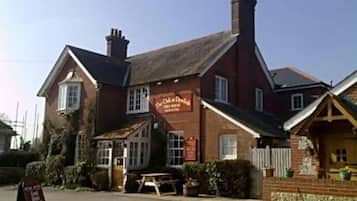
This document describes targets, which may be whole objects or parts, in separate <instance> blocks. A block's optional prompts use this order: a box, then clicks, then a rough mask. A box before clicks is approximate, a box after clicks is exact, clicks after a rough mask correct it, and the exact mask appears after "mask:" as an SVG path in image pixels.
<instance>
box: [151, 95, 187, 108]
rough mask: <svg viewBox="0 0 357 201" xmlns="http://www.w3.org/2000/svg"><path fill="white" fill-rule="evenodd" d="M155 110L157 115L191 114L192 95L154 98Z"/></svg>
mask: <svg viewBox="0 0 357 201" xmlns="http://www.w3.org/2000/svg"><path fill="white" fill-rule="evenodd" d="M155 108H156V111H157V112H159V113H173V112H191V111H192V93H185V94H177V95H171V96H162V97H159V98H155Z"/></svg>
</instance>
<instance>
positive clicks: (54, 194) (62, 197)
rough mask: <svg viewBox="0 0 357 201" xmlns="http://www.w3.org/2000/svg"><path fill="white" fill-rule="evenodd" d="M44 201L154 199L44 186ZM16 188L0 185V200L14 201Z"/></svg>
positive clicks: (149, 200)
mask: <svg viewBox="0 0 357 201" xmlns="http://www.w3.org/2000/svg"><path fill="white" fill-rule="evenodd" d="M44 194H45V199H46V201H134V200H140V201H141V200H142V201H154V200H153V199H150V198H140V199H137V198H134V197H126V196H121V195H120V194H119V193H111V192H75V191H62V190H57V189H53V188H44ZM16 196H17V189H16V188H15V187H13V186H11V187H9V186H6V187H0V201H15V200H16Z"/></svg>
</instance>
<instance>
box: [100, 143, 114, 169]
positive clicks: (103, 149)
mask: <svg viewBox="0 0 357 201" xmlns="http://www.w3.org/2000/svg"><path fill="white" fill-rule="evenodd" d="M110 155H111V142H110V141H99V142H98V144H97V166H98V167H109V165H110V164H109V162H110V161H109V159H110V157H111V156H110Z"/></svg>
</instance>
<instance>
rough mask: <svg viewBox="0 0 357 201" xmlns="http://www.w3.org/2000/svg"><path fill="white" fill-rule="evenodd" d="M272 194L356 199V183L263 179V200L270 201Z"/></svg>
mask: <svg viewBox="0 0 357 201" xmlns="http://www.w3.org/2000/svg"><path fill="white" fill-rule="evenodd" d="M272 192H288V193H289V192H290V193H298V194H318V195H332V196H333V195H335V196H347V197H357V182H355V181H335V180H318V179H301V178H300V179H297V178H276V177H270V178H264V179H263V200H264V201H270V200H271V193H272Z"/></svg>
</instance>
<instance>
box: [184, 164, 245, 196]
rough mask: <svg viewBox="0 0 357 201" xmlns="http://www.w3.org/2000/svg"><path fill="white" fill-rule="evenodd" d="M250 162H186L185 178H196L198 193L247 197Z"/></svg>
mask: <svg viewBox="0 0 357 201" xmlns="http://www.w3.org/2000/svg"><path fill="white" fill-rule="evenodd" d="M251 167H252V166H251V164H250V162H249V161H247V160H222V161H209V162H206V163H186V164H184V166H183V169H182V170H183V175H184V176H185V179H188V178H192V179H197V180H198V182H199V183H200V193H205V194H206V193H216V194H219V195H221V196H226V197H233V198H247V197H248V196H249V190H250V182H251V181H250V170H251Z"/></svg>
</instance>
